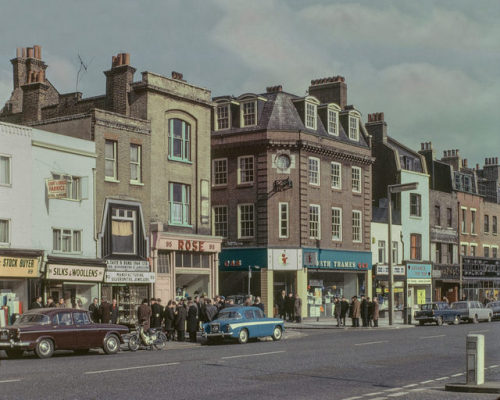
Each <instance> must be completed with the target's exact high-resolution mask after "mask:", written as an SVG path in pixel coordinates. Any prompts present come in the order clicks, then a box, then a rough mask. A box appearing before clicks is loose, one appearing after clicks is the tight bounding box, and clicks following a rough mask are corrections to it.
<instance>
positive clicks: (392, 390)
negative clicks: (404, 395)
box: [384, 387, 401, 392]
mask: <svg viewBox="0 0 500 400" xmlns="http://www.w3.org/2000/svg"><path fill="white" fill-rule="evenodd" d="M398 390H401V388H400V387H397V388H391V389H386V390H384V392H397V391H398Z"/></svg>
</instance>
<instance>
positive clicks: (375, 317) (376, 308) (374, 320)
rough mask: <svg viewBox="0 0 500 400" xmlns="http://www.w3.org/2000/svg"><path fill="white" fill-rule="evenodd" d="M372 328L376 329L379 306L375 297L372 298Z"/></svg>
mask: <svg viewBox="0 0 500 400" xmlns="http://www.w3.org/2000/svg"><path fill="white" fill-rule="evenodd" d="M372 304H373V327H374V328H376V327H378V315H379V305H378V300H377V298H376V297H374V298H373V303H372Z"/></svg>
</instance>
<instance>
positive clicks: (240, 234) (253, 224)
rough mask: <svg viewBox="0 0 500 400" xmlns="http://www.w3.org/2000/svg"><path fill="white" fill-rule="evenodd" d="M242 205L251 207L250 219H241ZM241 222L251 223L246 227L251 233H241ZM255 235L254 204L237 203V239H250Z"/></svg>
mask: <svg viewBox="0 0 500 400" xmlns="http://www.w3.org/2000/svg"><path fill="white" fill-rule="evenodd" d="M243 207H251V210H252V216H253V218H252V220H250V219H249V220H245V221H243V220H242V208H243ZM243 222H245V223H249V224H252V225H251V227H250V226H249V227H248V230H251V231H252V232H251V233H252V234H251V235H243V226H242V224H243ZM254 237H255V204H253V203H243V204H238V239H252V238H254Z"/></svg>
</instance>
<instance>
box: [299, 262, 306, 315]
mask: <svg viewBox="0 0 500 400" xmlns="http://www.w3.org/2000/svg"><path fill="white" fill-rule="evenodd" d="M297 293H298V295H299V297H300V298H301V299H302V316H303V317H305V316H306V315H307V269H306V268H302V269H299V270H298V271H297Z"/></svg>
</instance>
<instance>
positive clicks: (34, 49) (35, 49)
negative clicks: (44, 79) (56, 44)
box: [33, 44, 40, 59]
mask: <svg viewBox="0 0 500 400" xmlns="http://www.w3.org/2000/svg"><path fill="white" fill-rule="evenodd" d="M39 47H40V46H38V45H36V44H35V45H34V46H33V51H34V57H35V58H36V59H40V57H39V55H38V50H39Z"/></svg>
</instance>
